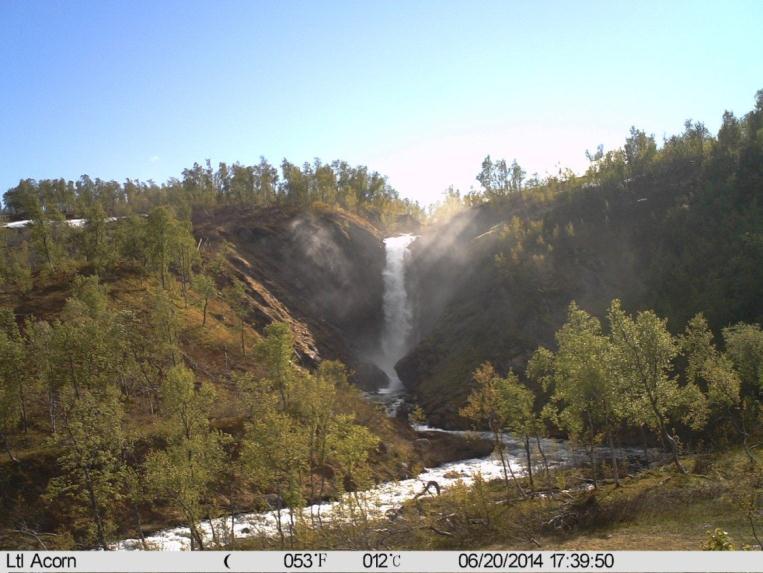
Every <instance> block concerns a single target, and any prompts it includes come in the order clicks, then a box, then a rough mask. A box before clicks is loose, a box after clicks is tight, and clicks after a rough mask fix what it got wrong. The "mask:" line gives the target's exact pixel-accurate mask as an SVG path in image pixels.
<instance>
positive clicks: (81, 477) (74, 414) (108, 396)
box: [47, 387, 127, 549]
mask: <svg viewBox="0 0 763 573" xmlns="http://www.w3.org/2000/svg"><path fill="white" fill-rule="evenodd" d="M63 402H64V403H65V404H66V406H65V407H64V408H63V409H62V420H63V424H62V431H60V432H59V433H58V434H56V436H55V438H54V440H53V441H54V444H55V445H56V446H57V447H58V448H59V449H60V451H61V453H60V455H59V457H58V463H59V466H60V467H61V470H62V474H61V475H60V476H58V477H55V478H53V479H52V480H51V481H50V483H49V485H48V492H47V495H48V496H49V497H50V498H55V497H63V498H66V499H69V500H72V501H74V502H75V505H74V507H75V511H76V512H77V514H78V515H80V516H82V517H81V523H82V526H83V528H84V529H85V531H86V532H87V539H88V541H91V542H95V543H97V545H98V546H100V547H101V548H102V549H108V548H109V546H108V544H107V539H108V538H109V537H110V536H111V535H112V534H113V533H114V532H115V529H116V524H115V522H114V513H115V509H116V508H117V506H118V502H119V501H120V500H121V499H122V496H123V478H124V470H125V468H124V464H123V459H124V450H125V448H126V446H127V442H126V440H125V437H124V434H123V432H122V422H123V417H124V412H123V409H122V405H121V403H120V398H119V394H118V392H117V391H116V390H115V389H114V388H112V387H106V388H104V389H101V390H99V391H98V393H94V392H91V391H90V390H83V391H81V392H80V394H79V396H78V397H77V396H75V395H74V394H73V393H72V391H71V390H68V391H67V392H65V393H64V399H63Z"/></svg>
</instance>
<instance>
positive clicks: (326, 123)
mask: <svg viewBox="0 0 763 573" xmlns="http://www.w3.org/2000/svg"><path fill="white" fill-rule="evenodd" d="M762 28H763V1H759V0H751V1H746V2H743V1H737V2H732V1H724V2H719V1H712V2H709V1H707V2H705V1H700V0H697V1H693V2H665V1H662V2H638V3H635V2H572V1H570V2H561V1H560V2H513V1H508V0H506V1H503V2H466V1H463V0H461V1H457V2H446V1H441V2H430V1H421V2H416V1H406V2H402V1H394V2H393V1H384V2H382V1H379V2H370V1H361V0H357V1H348V2H255V1H251V2H224V1H215V2H211V1H210V2H192V1H188V0H183V1H182V2H172V1H161V2H157V1H150V2H140V1H131V2H127V1H125V2H113V1H108V0H103V1H92V2H76V1H73V0H70V1H65V2H64V1H62V2H49V1H20V0H0V70H1V71H0V192H2V191H5V189H7V188H8V187H11V186H13V185H15V184H16V183H17V182H18V180H19V179H20V178H26V177H34V178H46V177H64V178H67V179H74V178H77V177H79V175H81V174H83V173H87V174H89V175H91V176H93V177H96V176H97V177H101V178H104V179H118V180H123V179H125V178H127V177H131V178H139V179H143V180H146V179H154V180H156V181H164V180H166V179H167V178H168V177H172V176H178V175H179V174H180V172H181V170H182V169H183V168H184V167H188V166H190V165H192V164H193V162H194V161H199V162H201V161H203V160H204V159H206V158H209V159H211V160H212V162H213V163H217V162H218V161H226V162H229V163H231V162H234V161H240V162H242V163H254V162H256V161H257V160H258V158H259V156H260V155H264V156H266V157H267V158H268V159H269V160H270V161H271V162H273V163H276V164H277V163H280V160H281V159H282V158H283V157H287V158H288V159H289V160H291V161H293V162H299V163H301V162H303V161H305V160H311V159H312V158H314V157H321V158H322V159H324V160H332V159H336V158H342V159H346V160H348V161H350V162H352V163H363V164H366V165H368V166H369V167H371V168H372V169H376V170H378V171H380V172H382V173H384V174H386V175H388V176H389V182H390V183H391V184H392V185H393V186H394V187H395V188H397V189H398V190H399V191H400V192H401V194H403V195H404V196H407V197H411V198H414V199H418V200H419V201H421V202H423V203H428V202H430V201H432V200H435V199H437V198H438V197H439V195H440V193H441V192H442V191H443V190H444V189H445V188H446V187H447V186H448V185H449V184H451V183H452V184H455V185H457V186H458V187H461V188H462V189H464V190H468V188H469V186H470V185H476V182H475V181H474V176H475V174H476V173H477V171H479V167H480V162H481V159H482V158H483V157H484V156H485V155H486V154H488V153H489V154H491V155H492V156H493V157H505V158H507V159H509V160H510V159H512V158H516V159H517V160H518V161H519V162H520V164H522V165H523V166H524V167H525V168H526V170H527V171H528V172H529V173H532V172H534V171H535V172H538V173H540V174H543V173H545V172H553V171H555V170H556V169H557V168H558V166H562V167H570V168H573V169H575V170H580V169H583V168H584V166H585V163H586V160H585V156H584V152H585V150H586V149H594V148H595V147H596V145H598V144H600V143H601V144H604V146H605V148H612V147H616V146H619V145H621V143H622V141H623V139H624V137H625V135H626V133H627V130H628V128H629V127H630V126H631V125H636V126H637V127H640V128H642V129H645V130H646V131H648V132H650V133H654V134H655V135H656V136H657V137H658V138H661V137H662V136H663V135H666V134H672V133H675V132H679V131H681V129H682V126H683V122H684V121H685V120H686V119H688V118H692V119H698V120H702V121H704V122H705V123H706V125H707V126H708V127H709V128H710V129H711V130H713V131H715V130H716V129H717V126H718V124H719V120H720V116H721V114H722V113H723V111H724V110H725V109H730V110H732V111H734V112H735V113H737V114H739V115H741V114H743V113H745V112H747V111H749V110H750V109H751V108H752V105H753V97H754V94H755V92H756V91H757V90H758V89H760V88H763V33H761V29H762Z"/></svg>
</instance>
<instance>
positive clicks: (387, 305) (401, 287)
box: [377, 235, 416, 396]
mask: <svg viewBox="0 0 763 573" xmlns="http://www.w3.org/2000/svg"><path fill="white" fill-rule="evenodd" d="M415 239H416V237H414V236H413V235H399V236H397V237H388V238H386V239H384V248H385V253H386V261H385V265H384V273H383V279H384V330H383V331H382V336H381V355H380V356H379V358H378V360H377V363H378V366H379V368H381V369H382V370H383V371H384V373H385V374H386V375H387V377H388V378H389V385H388V386H387V387H386V388H384V389H382V390H380V391H379V393H380V394H386V395H388V396H395V395H398V394H400V393H401V392H402V390H403V384H402V382H401V381H400V378H399V377H398V376H397V372H395V364H396V363H397V361H398V360H400V359H401V358H402V357H403V355H404V354H405V351H406V350H407V349H408V344H409V342H410V340H409V339H410V335H411V328H412V326H413V325H412V321H413V310H412V309H411V304H410V302H409V300H408V292H407V291H406V289H405V264H406V259H407V258H408V254H409V249H408V247H409V246H410V244H411V243H412V242H413V241H414V240H415Z"/></svg>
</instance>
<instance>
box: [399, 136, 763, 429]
mask: <svg viewBox="0 0 763 573" xmlns="http://www.w3.org/2000/svg"><path fill="white" fill-rule="evenodd" d="M758 153H759V151H758ZM677 167H681V168H680V169H678V168H677ZM717 169H718V166H717V164H716V162H715V160H714V158H711V159H710V160H708V161H706V164H705V165H703V166H701V167H698V166H697V165H696V164H694V165H692V164H691V163H689V164H688V166H687V165H686V162H682V163H681V164H679V165H676V162H675V161H672V162H668V163H667V164H666V163H662V164H658V165H656V166H655V167H654V169H652V170H649V171H646V172H644V173H642V174H641V175H638V176H634V177H630V178H628V179H623V178H611V179H610V180H604V181H601V182H598V181H597V182H593V183H592V182H590V181H588V180H586V179H585V178H581V179H578V180H571V181H568V182H566V183H565V185H563V186H562V189H561V190H555V192H554V193H549V192H548V190H547V189H543V188H541V189H534V190H527V191H524V192H521V193H517V194H515V195H514V196H511V197H508V198H505V199H502V200H499V201H492V202H490V203H487V204H483V205H479V206H476V207H473V208H471V209H468V210H467V211H465V212H462V213H460V214H459V215H458V216H457V217H455V218H454V219H453V220H452V221H451V222H450V223H449V224H447V225H440V226H438V227H434V228H430V229H427V230H426V231H425V232H424V234H423V237H422V238H421V239H420V240H419V241H417V242H416V243H415V244H414V245H413V253H414V256H413V260H412V262H411V270H410V275H411V284H410V288H411V289H412V291H414V293H415V298H416V301H417V302H416V306H417V318H418V320H417V326H418V331H417V343H416V345H415V346H414V348H413V349H412V350H411V352H410V353H409V354H408V355H407V356H406V357H404V358H403V359H402V360H401V361H400V362H399V363H398V365H397V369H398V372H399V374H400V377H401V379H402V380H403V382H404V383H405V384H406V386H407V387H408V388H409V389H410V390H411V392H412V393H413V394H414V396H415V397H416V399H417V400H418V401H419V402H420V404H421V405H422V406H423V408H424V410H425V411H426V412H427V414H428V415H429V419H430V421H431V422H432V423H435V424H438V425H448V426H461V425H463V421H462V420H461V419H460V418H459V417H458V409H459V407H460V406H461V405H462V404H463V401H464V399H465V397H466V395H467V394H468V392H469V391H470V389H471V385H470V384H471V372H472V371H473V370H474V369H475V368H476V367H477V366H478V365H479V364H480V363H481V362H483V361H488V360H489V361H492V362H493V363H495V364H496V366H497V367H498V369H499V370H501V371H506V370H508V369H514V370H515V371H517V372H519V373H522V372H523V371H524V368H525V365H526V362H527V359H528V358H529V356H530V354H531V353H532V352H533V350H534V349H535V348H536V347H537V346H538V345H546V346H553V342H554V341H553V333H554V332H555V330H556V329H558V328H559V326H561V324H562V323H563V321H564V317H565V311H566V308H567V306H568V305H569V303H570V302H571V301H573V300H574V301H576V302H577V303H578V304H579V305H580V306H582V307H583V308H585V309H586V310H588V311H590V312H593V313H594V314H596V315H598V316H600V317H601V316H603V313H604V311H605V309H606V307H607V306H608V304H609V302H610V301H611V299H613V298H620V299H622V300H623V303H624V305H625V306H626V307H627V308H629V309H632V310H636V309H639V308H654V309H656V310H657V311H658V312H659V313H660V314H661V315H663V316H667V317H668V318H669V327H670V328H671V329H672V330H673V331H674V332H677V331H679V330H681V329H683V327H684V325H685V324H686V322H687V321H688V319H689V318H690V317H691V316H692V315H693V314H695V313H697V312H703V313H704V314H705V316H706V317H707V318H708V320H709V322H710V324H711V325H712V326H713V328H715V329H716V330H717V329H719V328H721V327H723V326H726V325H728V324H731V323H734V322H737V321H740V320H744V321H748V322H756V321H757V322H760V321H761V319H763V306H761V304H762V303H761V297H760V292H761V291H760V289H761V285H763V276H762V275H761V269H762V268H763V240H762V238H763V210H762V208H761V203H760V196H761V195H760V194H761V189H762V188H761V184H760V182H761V177H760V171H761V167H760V164H759V163H756V162H755V161H753V160H752V159H748V161H744V156H742V160H740V162H739V163H738V164H736V165H733V164H732V166H731V167H730V168H727V171H729V170H730V171H732V173H733V176H734V179H729V177H730V174H729V173H728V172H722V171H721V172H720V173H719V172H718V170H717ZM730 181H733V182H734V183H733V184H732V183H729V182H730Z"/></svg>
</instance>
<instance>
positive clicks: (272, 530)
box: [115, 235, 642, 551]
mask: <svg viewBox="0 0 763 573" xmlns="http://www.w3.org/2000/svg"><path fill="white" fill-rule="evenodd" d="M414 240H415V237H414V236H412V235H400V236H397V237H390V238H387V239H386V240H385V241H384V244H385V249H386V263H385V268H384V277H383V278H384V289H385V291H384V319H385V320H384V328H383V331H382V335H381V343H380V347H381V348H380V352H379V353H378V358H377V364H378V366H379V367H380V368H381V369H382V370H383V371H384V372H385V373H386V374H387V377H388V378H389V385H388V386H387V387H386V388H384V389H382V390H380V391H379V393H378V395H376V396H370V398H371V399H374V400H377V401H380V402H383V403H385V404H386V405H387V406H388V409H389V410H390V411H391V413H393V414H394V410H395V409H396V406H397V405H398V404H399V403H400V402H401V401H402V400H403V399H404V397H405V392H404V388H403V385H402V383H401V382H400V378H399V377H398V375H397V372H396V371H395V363H396V362H397V361H398V360H399V359H400V358H402V356H404V355H405V353H406V352H407V350H408V345H409V344H410V335H411V330H412V309H411V305H410V302H409V300H408V296H407V292H406V288H405V263H406V260H407V259H408V254H409V247H410V245H411V243H412V242H413V241H414ZM415 429H416V430H417V431H420V432H422V435H426V434H425V433H426V432H432V431H437V432H448V433H453V434H460V435H464V434H466V433H465V432H456V431H448V430H441V429H438V428H431V427H428V426H418V427H416V428H415ZM482 437H488V436H484V435H483V436H482ZM503 441H504V444H505V446H506V448H505V449H506V454H507V458H508V460H509V464H510V465H511V468H512V469H513V470H514V472H515V473H516V474H518V475H520V476H522V475H524V474H525V472H526V467H525V464H524V460H525V451H524V448H523V444H522V443H521V442H520V441H518V440H517V439H516V438H514V437H513V436H511V435H505V436H504V438H503ZM541 444H542V447H543V451H544V453H545V455H546V458H547V460H548V464H549V467H551V468H554V467H559V466H562V465H570V464H575V463H579V462H581V461H583V460H584V459H585V455H584V454H583V452H581V451H580V450H574V449H573V448H572V447H571V446H570V445H569V444H568V443H567V442H565V441H564V440H553V439H543V440H541ZM532 447H533V450H534V452H533V454H534V456H535V459H536V460H537V461H540V457H539V455H538V451H537V446H536V445H535V444H533V446H532ZM605 453H606V450H605V449H604V448H601V452H600V453H599V454H598V455H600V456H603V455H604V454H605ZM618 455H619V457H622V458H630V459H633V458H639V457H641V455H642V452H641V451H640V450H636V449H632V448H630V449H620V450H618ZM533 465H535V464H533ZM478 474H480V475H481V476H482V477H483V478H484V479H485V480H493V479H502V478H503V467H502V465H501V463H500V461H499V460H498V459H496V458H494V457H492V456H490V457H487V458H473V459H466V460H459V461H455V462H450V463H446V464H443V465H441V466H438V467H436V468H428V469H426V470H424V471H423V472H422V473H420V474H419V475H417V476H416V477H415V478H411V479H404V480H398V481H390V482H384V483H380V484H378V485H376V486H375V487H373V488H371V489H370V490H366V491H364V492H362V493H361V494H360V495H359V496H351V495H350V494H348V495H347V496H345V498H344V499H342V500H340V501H336V502H326V503H321V504H316V505H312V506H308V507H306V508H303V509H301V510H300V512H301V517H302V518H303V519H304V520H305V521H307V522H308V523H310V522H311V521H313V522H315V520H316V516H317V515H318V514H320V516H321V521H322V523H324V524H326V523H332V522H337V521H341V520H345V519H347V507H348V505H352V504H355V503H358V500H360V502H361V503H362V504H363V505H364V508H365V510H366V512H367V514H368V516H369V517H371V518H384V517H385V516H386V515H387V512H389V511H390V510H396V509H398V508H400V506H401V505H402V504H403V503H405V502H406V501H408V500H410V499H412V498H413V497H414V496H416V495H417V494H420V493H421V492H422V491H423V490H424V488H425V487H426V486H427V484H428V483H429V482H431V481H435V482H437V484H438V485H439V487H440V488H441V490H447V489H448V488H450V487H452V486H453V485H454V484H456V483H457V482H459V481H461V482H463V483H465V484H467V485H468V484H471V483H473V481H474V478H475V476H476V475H478ZM433 494H434V493H432V495H433ZM279 516H280V520H281V526H282V528H283V529H284V530H286V531H288V527H289V522H290V518H289V515H288V512H286V511H282V512H280V513H279V512H278V511H266V512H259V513H248V514H239V515H236V516H233V517H231V516H227V517H223V518H218V519H213V520H211V522H209V521H207V522H203V523H201V524H200V525H199V530H200V532H201V534H202V535H203V536H204V537H205V538H206V539H207V540H208V541H211V540H213V539H214V535H213V528H214V530H215V531H216V532H217V534H218V535H220V534H221V533H222V532H225V531H230V529H231V527H232V528H233V532H234V534H235V537H236V538H239V539H240V538H242V537H252V536H268V537H274V536H277V535H278V520H279ZM225 537H226V536H225V535H221V538H225ZM146 543H147V544H148V546H149V547H150V548H151V549H159V550H174V551H181V550H188V549H190V546H191V538H190V530H189V529H188V527H175V528H171V529H165V530H162V531H159V532H156V533H154V534H152V535H149V536H147V537H146ZM115 547H116V548H119V549H142V547H143V546H142V543H141V541H140V540H139V539H127V540H124V541H121V542H119V543H117V544H116V545H115Z"/></svg>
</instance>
